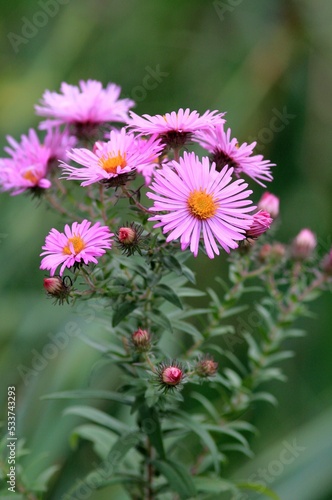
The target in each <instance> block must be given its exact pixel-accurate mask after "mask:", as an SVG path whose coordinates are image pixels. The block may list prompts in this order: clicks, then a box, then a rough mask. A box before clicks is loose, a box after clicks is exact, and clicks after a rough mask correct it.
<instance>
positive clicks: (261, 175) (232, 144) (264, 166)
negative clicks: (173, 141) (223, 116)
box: [193, 124, 275, 187]
mask: <svg viewBox="0 0 332 500" xmlns="http://www.w3.org/2000/svg"><path fill="white" fill-rule="evenodd" d="M193 140H194V141H196V142H198V143H199V144H200V145H201V146H202V147H203V148H205V149H207V150H208V151H209V152H210V153H211V160H212V161H214V162H215V163H216V168H217V170H218V171H220V170H221V169H222V168H223V167H224V166H225V165H228V166H229V167H233V168H234V173H235V175H236V176H237V177H240V176H241V175H242V174H245V175H247V176H248V177H251V178H252V179H253V180H254V181H256V182H257V183H258V184H260V185H261V186H263V187H265V185H264V184H263V182H262V181H264V182H270V181H272V180H273V177H272V174H271V170H270V167H273V166H275V164H274V163H270V161H269V160H264V159H263V156H262V155H253V154H252V153H253V149H254V147H255V146H256V142H253V143H252V144H247V143H246V142H244V143H243V144H241V145H239V144H238V141H237V139H236V138H233V139H231V129H228V130H227V132H225V130H224V125H223V124H221V125H216V126H215V127H214V128H210V129H209V130H202V131H198V132H196V133H195V136H194V137H193Z"/></svg>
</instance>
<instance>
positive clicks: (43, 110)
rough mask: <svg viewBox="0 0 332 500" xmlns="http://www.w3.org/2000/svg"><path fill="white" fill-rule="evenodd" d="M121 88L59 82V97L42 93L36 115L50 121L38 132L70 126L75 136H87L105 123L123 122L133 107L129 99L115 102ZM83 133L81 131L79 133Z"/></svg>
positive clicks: (86, 82)
mask: <svg viewBox="0 0 332 500" xmlns="http://www.w3.org/2000/svg"><path fill="white" fill-rule="evenodd" d="M120 93H121V87H119V86H118V85H115V84H114V83H109V84H108V85H107V87H106V88H105V89H104V88H103V86H102V84H101V83H100V82H98V81H96V80H87V81H83V80H81V81H80V82H79V86H75V85H69V84H68V83H65V82H63V83H62V84H61V87H60V93H57V92H50V91H49V90H46V91H45V92H44V94H43V97H42V99H41V102H40V104H39V105H36V106H35V110H36V113H37V115H40V116H45V117H47V118H50V119H48V120H45V121H43V122H41V124H40V128H41V129H48V128H50V127H54V126H55V125H63V124H68V125H74V126H75V128H76V132H83V131H85V132H87V131H89V130H90V131H91V130H93V129H94V127H95V126H96V125H100V124H103V123H106V122H123V123H125V122H127V121H128V110H129V109H130V108H132V107H133V106H134V104H135V103H134V101H132V100H131V99H119V96H120ZM82 129H83V130H82Z"/></svg>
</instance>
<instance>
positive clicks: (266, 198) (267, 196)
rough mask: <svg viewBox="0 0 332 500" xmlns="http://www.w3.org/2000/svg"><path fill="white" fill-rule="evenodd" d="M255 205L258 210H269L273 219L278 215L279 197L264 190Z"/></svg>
mask: <svg viewBox="0 0 332 500" xmlns="http://www.w3.org/2000/svg"><path fill="white" fill-rule="evenodd" d="M257 207H258V209H259V210H265V211H266V212H269V214H270V215H271V217H272V219H275V218H276V217H278V215H279V198H278V197H277V196H275V195H274V194H272V193H269V192H268V191H266V192H265V193H263V195H262V197H261V199H260V200H259V202H258V205H257Z"/></svg>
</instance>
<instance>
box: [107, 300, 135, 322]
mask: <svg viewBox="0 0 332 500" xmlns="http://www.w3.org/2000/svg"><path fill="white" fill-rule="evenodd" d="M136 307H137V303H136V302H124V303H123V304H121V305H120V306H119V307H118V308H117V309H116V310H115V312H114V314H113V319H112V326H116V325H118V324H119V323H120V322H121V321H122V320H124V319H125V318H126V317H127V316H128V315H129V314H130V313H132V312H133V311H134V310H135V309H136Z"/></svg>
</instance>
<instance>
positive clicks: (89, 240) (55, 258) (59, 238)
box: [40, 219, 114, 276]
mask: <svg viewBox="0 0 332 500" xmlns="http://www.w3.org/2000/svg"><path fill="white" fill-rule="evenodd" d="M112 236H114V233H111V232H110V230H109V228H108V227H107V226H101V225H100V223H99V222H96V223H95V224H93V226H91V222H89V221H88V220H86V219H85V220H83V222H81V223H78V222H74V223H73V224H72V225H71V227H70V226H69V225H68V224H66V225H65V228H64V233H60V232H59V231H58V230H57V229H54V228H53V229H51V231H50V233H49V234H48V235H47V236H46V239H45V245H44V246H43V247H42V249H43V250H44V252H42V253H41V254H40V256H41V257H42V256H45V257H44V258H43V259H42V261H41V264H40V269H49V270H50V272H51V276H54V274H55V271H56V269H57V267H58V266H59V265H60V264H62V266H61V269H60V273H59V274H60V276H62V274H63V272H64V270H65V268H66V267H68V268H69V267H72V266H74V264H77V263H84V264H89V263H90V262H93V263H94V264H97V263H98V261H97V259H96V257H100V256H101V255H103V254H104V253H105V252H106V249H108V248H111V247H112V242H111V237H112Z"/></svg>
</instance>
